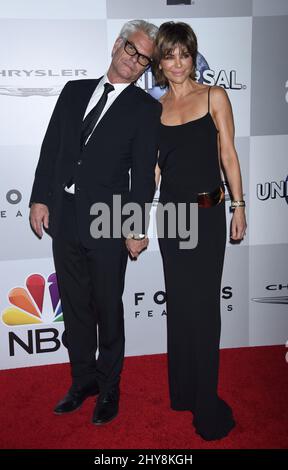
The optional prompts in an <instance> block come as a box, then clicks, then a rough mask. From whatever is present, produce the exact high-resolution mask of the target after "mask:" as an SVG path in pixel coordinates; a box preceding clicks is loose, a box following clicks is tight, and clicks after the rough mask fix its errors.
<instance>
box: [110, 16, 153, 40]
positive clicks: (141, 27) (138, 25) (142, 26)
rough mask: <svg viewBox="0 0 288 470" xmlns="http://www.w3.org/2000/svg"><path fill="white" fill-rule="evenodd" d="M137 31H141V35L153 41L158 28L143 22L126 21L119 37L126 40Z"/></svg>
mask: <svg viewBox="0 0 288 470" xmlns="http://www.w3.org/2000/svg"><path fill="white" fill-rule="evenodd" d="M137 31H143V33H145V34H147V36H148V37H149V39H151V40H152V41H154V40H155V38H156V35H157V32H158V27H157V26H155V24H152V23H148V21H145V20H131V21H127V23H125V24H124V25H123V27H122V29H121V31H120V34H119V37H120V38H123V39H128V37H129V36H130V35H131V34H133V33H136V32H137Z"/></svg>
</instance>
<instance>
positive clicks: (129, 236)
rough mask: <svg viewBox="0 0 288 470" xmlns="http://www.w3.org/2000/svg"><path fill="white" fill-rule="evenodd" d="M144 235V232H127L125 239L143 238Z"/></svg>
mask: <svg viewBox="0 0 288 470" xmlns="http://www.w3.org/2000/svg"><path fill="white" fill-rule="evenodd" d="M145 236H146V235H145V233H129V234H128V235H127V240H144V238H145Z"/></svg>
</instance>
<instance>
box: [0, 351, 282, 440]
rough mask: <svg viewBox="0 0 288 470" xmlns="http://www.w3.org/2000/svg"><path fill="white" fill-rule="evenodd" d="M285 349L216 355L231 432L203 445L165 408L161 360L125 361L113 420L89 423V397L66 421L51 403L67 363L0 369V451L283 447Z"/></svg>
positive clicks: (188, 418) (182, 417)
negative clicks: (230, 410)
mask: <svg viewBox="0 0 288 470" xmlns="http://www.w3.org/2000/svg"><path fill="white" fill-rule="evenodd" d="M286 352H287V349H285V347H284V346H270V347H257V348H241V349H225V350H222V351H221V370H220V388H219V394H220V396H222V397H223V398H224V399H225V400H227V401H228V403H229V404H230V405H231V406H232V408H233V410H234V414H235V418H236V421H237V427H236V428H235V429H234V430H233V431H232V432H231V434H230V435H229V437H227V438H226V439H223V440H221V441H216V442H210V443H207V442H205V441H203V440H202V439H201V438H200V437H199V436H197V435H196V434H195V432H194V429H193V428H192V425H191V422H192V415H191V413H188V412H176V411H171V410H170V409H169V400H168V389H167V374H166V356H165V355H155V356H142V357H133V358H127V359H126V361H125V369H124V372H123V378H122V386H121V390H122V394H121V408H120V413H119V416H118V418H117V419H115V421H113V422H112V423H110V424H107V425H106V426H103V427H96V426H93V425H92V424H91V423H90V419H91V414H92V409H93V406H94V402H93V401H94V399H93V398H91V399H89V400H87V401H86V402H85V403H84V405H83V406H82V408H81V409H80V410H78V411H76V412H75V413H73V414H70V415H68V416H55V415H53V413H52V409H53V406H54V405H55V404H56V402H57V401H58V399H59V398H61V397H62V395H63V394H64V393H65V392H66V388H68V387H69V385H70V380H69V366H68V365H67V364H61V365H52V366H42V367H33V368H32V367H31V368H23V369H14V370H7V371H1V372H0V376H1V390H0V399H1V408H0V409H1V411H0V420H1V429H0V447H1V448H2V449H73V448H75V449H133V448H135V449H265V448H266V449H271V448H277V449H283V448H284V449H286V448H288V403H287V399H288V394H287V392H288V363H287V362H286V361H285V354H286Z"/></svg>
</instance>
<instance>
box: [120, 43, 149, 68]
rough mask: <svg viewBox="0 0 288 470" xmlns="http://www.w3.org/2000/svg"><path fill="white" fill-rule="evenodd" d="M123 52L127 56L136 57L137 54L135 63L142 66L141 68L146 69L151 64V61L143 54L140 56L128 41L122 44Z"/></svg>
mask: <svg viewBox="0 0 288 470" xmlns="http://www.w3.org/2000/svg"><path fill="white" fill-rule="evenodd" d="M124 51H125V52H127V54H128V55H131V56H133V55H136V54H137V62H138V63H139V64H140V65H142V67H148V65H151V64H152V59H150V57H147V56H146V55H144V54H140V53H139V52H138V51H137V49H136V47H135V46H134V44H132V43H131V42H129V41H127V40H126V41H125V44H124Z"/></svg>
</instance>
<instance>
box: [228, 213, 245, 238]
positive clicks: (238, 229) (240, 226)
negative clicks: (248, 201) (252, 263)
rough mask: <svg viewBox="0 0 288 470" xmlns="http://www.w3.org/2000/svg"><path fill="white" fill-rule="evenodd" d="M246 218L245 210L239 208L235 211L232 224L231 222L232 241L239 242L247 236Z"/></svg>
mask: <svg viewBox="0 0 288 470" xmlns="http://www.w3.org/2000/svg"><path fill="white" fill-rule="evenodd" d="M246 228H247V223H246V217H245V208H244V207H237V208H236V209H234V213H233V217H232V222H231V238H232V240H235V241H238V240H243V238H244V236H245V235H246Z"/></svg>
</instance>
